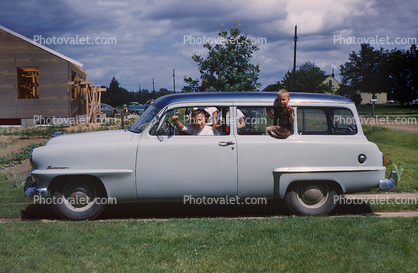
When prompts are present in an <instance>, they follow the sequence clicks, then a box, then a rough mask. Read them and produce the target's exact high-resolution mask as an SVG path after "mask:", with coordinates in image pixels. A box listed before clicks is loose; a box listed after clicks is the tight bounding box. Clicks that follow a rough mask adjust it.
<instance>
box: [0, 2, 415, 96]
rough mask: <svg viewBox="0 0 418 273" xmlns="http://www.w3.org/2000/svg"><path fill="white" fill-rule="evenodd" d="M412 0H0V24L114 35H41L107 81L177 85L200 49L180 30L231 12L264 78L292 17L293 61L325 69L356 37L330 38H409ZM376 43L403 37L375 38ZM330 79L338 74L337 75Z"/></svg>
mask: <svg viewBox="0 0 418 273" xmlns="http://www.w3.org/2000/svg"><path fill="white" fill-rule="evenodd" d="M417 15H418V3H417V2H412V1H407V0H398V1H385V0H349V1H331V0H319V1H308V0H306V1H299V0H283V1H272V0H258V1H250V0H232V1H223V0H212V1H186V0H178V1H173V0H158V1H150V0H125V1H116V0H115V1H114V0H97V1H83V0H71V1H70V0H64V1H55V0H31V1H9V2H5V1H3V2H2V3H1V9H0V25H3V26H5V27H7V28H9V29H11V30H13V31H15V32H17V33H20V34H22V35H24V36H26V37H28V38H30V39H33V37H34V35H42V36H43V37H52V36H56V37H67V38H69V37H72V38H74V37H76V36H78V37H90V39H95V38H113V39H116V41H117V43H116V44H90V45H69V44H51V45H46V46H48V47H50V48H51V49H53V50H56V51H58V52H60V53H62V54H64V55H66V56H68V57H70V58H72V59H74V60H77V61H79V62H81V63H83V64H84V67H83V68H84V69H85V70H86V71H87V72H88V73H89V79H90V80H93V81H95V82H96V83H98V84H104V85H108V83H109V82H110V80H111V78H112V77H113V76H115V77H116V78H118V80H119V81H120V83H121V86H123V87H125V88H127V89H128V90H130V89H132V90H137V89H138V85H141V87H142V88H147V89H152V79H154V81H155V83H156V85H155V88H156V89H157V90H158V89H160V88H168V89H172V70H173V69H176V85H177V86H176V90H180V89H181V86H182V85H183V81H182V80H183V77H184V76H185V75H187V76H192V77H194V78H197V77H198V76H199V74H198V71H197V65H196V63H194V62H193V61H192V59H191V56H192V55H193V54H194V53H196V54H199V55H202V56H205V55H206V53H207V51H205V49H203V44H196V43H195V44H190V43H185V41H184V37H185V36H187V35H190V36H193V37H195V38H199V37H200V38H202V37H203V36H205V37H212V38H216V37H217V33H218V32H219V31H220V30H221V28H222V25H223V26H224V27H225V29H230V28H232V27H233V25H234V24H236V23H237V22H239V24H240V25H241V27H240V28H241V30H242V31H247V30H248V29H250V37H251V38H255V39H257V38H261V39H265V40H263V41H265V42H263V43H261V44H260V45H259V47H260V50H259V51H257V52H255V53H254V57H253V62H254V63H256V62H258V63H259V64H260V68H261V73H260V81H261V83H262V84H263V87H265V86H267V85H268V84H270V83H274V82H276V81H278V80H281V79H282V78H283V76H284V74H285V73H286V72H287V71H288V70H291V69H292V64H293V43H292V38H293V35H294V26H295V25H296V24H297V26H298V46H297V64H298V65H301V64H303V63H304V62H307V61H310V62H313V63H315V64H317V65H319V66H320V67H321V69H322V70H324V71H326V72H327V73H331V71H332V69H335V73H336V75H338V73H339V72H338V67H339V65H340V64H343V63H344V62H346V61H347V60H348V54H350V53H351V52H352V51H358V50H359V48H360V45H358V44H354V43H347V40H346V42H345V43H341V40H340V41H337V42H336V41H335V37H337V38H340V37H341V38H345V39H347V38H349V37H356V39H358V40H365V39H370V38H371V37H376V36H378V37H389V38H390V42H394V41H395V39H396V38H398V37H400V38H402V37H412V38H415V39H416V38H418V33H417V32H418V22H417V20H416V17H417ZM380 46H382V47H383V48H385V49H391V48H394V47H397V48H409V46H410V45H409V44H403V45H397V44H390V43H387V44H383V45H376V46H375V47H376V48H379V47H380ZM337 79H338V78H337Z"/></svg>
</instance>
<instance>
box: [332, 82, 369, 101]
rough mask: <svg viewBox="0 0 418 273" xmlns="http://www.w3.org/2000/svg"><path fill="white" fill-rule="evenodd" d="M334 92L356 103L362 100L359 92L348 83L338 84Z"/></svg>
mask: <svg viewBox="0 0 418 273" xmlns="http://www.w3.org/2000/svg"><path fill="white" fill-rule="evenodd" d="M335 94H336V95H339V96H343V97H346V98H349V99H351V100H352V101H353V102H354V103H355V104H356V105H360V104H361V101H362V100H363V99H362V98H361V94H358V93H357V91H356V90H354V89H353V88H352V87H351V86H350V85H345V84H340V88H338V90H337V92H335Z"/></svg>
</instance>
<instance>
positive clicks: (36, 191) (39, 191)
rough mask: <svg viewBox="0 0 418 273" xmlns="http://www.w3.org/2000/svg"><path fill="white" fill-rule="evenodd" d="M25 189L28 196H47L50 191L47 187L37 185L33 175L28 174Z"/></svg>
mask: <svg viewBox="0 0 418 273" xmlns="http://www.w3.org/2000/svg"><path fill="white" fill-rule="evenodd" d="M24 191H25V196H26V197H33V196H35V195H39V196H46V194H47V193H48V189H47V188H38V187H37V186H36V182H35V181H33V179H32V175H28V176H26V181H25V187H24Z"/></svg>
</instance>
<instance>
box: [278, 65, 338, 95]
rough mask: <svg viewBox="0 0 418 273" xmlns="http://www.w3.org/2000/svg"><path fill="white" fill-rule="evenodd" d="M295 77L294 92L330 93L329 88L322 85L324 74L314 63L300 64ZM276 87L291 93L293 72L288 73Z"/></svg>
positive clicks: (326, 85)
mask: <svg viewBox="0 0 418 273" xmlns="http://www.w3.org/2000/svg"><path fill="white" fill-rule="evenodd" d="M295 75H296V80H295V84H296V88H295V91H296V92H309V93H332V90H331V86H329V85H328V84H323V81H324V79H325V72H324V71H322V70H321V68H319V67H318V66H317V65H315V63H311V62H306V63H304V64H302V65H301V66H300V67H299V68H298V69H297V70H296V72H295ZM278 85H279V86H281V87H282V88H284V89H287V90H288V91H292V90H293V71H288V72H287V73H286V75H285V76H284V77H283V80H282V81H281V82H280V83H278Z"/></svg>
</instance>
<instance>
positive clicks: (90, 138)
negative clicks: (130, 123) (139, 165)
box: [45, 130, 134, 145]
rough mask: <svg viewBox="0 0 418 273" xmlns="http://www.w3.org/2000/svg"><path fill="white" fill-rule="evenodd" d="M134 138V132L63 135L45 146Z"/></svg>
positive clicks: (129, 139)
mask: <svg viewBox="0 0 418 273" xmlns="http://www.w3.org/2000/svg"><path fill="white" fill-rule="evenodd" d="M133 137H134V134H133V133H132V132H129V131H126V130H114V131H101V132H90V133H77V134H62V135H58V136H54V137H51V138H50V139H49V140H48V142H47V143H46V144H45V145H55V144H65V145H69V144H73V143H75V144H80V143H92V142H94V143H98V142H115V141H117V142H121V141H131V140H132V138H133Z"/></svg>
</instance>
